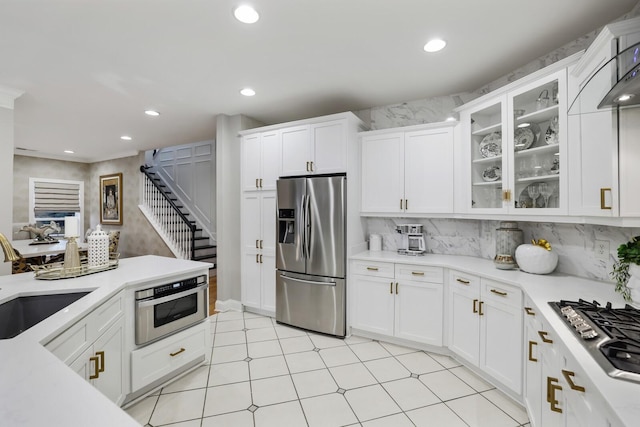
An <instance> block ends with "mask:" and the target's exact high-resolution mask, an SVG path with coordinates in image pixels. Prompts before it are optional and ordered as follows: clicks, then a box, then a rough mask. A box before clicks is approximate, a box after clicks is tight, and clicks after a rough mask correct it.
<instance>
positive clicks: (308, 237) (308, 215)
mask: <svg viewBox="0 0 640 427" xmlns="http://www.w3.org/2000/svg"><path fill="white" fill-rule="evenodd" d="M305 215H306V218H305V229H304V235H305V239H304V240H305V242H306V244H307V258H311V196H309V195H307V204H306V207H305Z"/></svg>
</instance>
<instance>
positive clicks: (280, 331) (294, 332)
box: [275, 325, 309, 339]
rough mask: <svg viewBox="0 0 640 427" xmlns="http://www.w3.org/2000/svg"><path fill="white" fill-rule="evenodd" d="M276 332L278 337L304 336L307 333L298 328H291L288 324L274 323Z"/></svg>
mask: <svg viewBox="0 0 640 427" xmlns="http://www.w3.org/2000/svg"><path fill="white" fill-rule="evenodd" d="M275 330H276V334H277V335H278V338H280V339H282V338H293V337H306V336H309V334H308V333H307V332H306V331H303V330H302V329H298V328H292V327H290V326H285V325H276V326H275Z"/></svg>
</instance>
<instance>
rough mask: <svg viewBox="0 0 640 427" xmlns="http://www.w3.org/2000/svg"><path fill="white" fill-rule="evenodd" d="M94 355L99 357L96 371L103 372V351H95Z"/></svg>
mask: <svg viewBox="0 0 640 427" xmlns="http://www.w3.org/2000/svg"><path fill="white" fill-rule="evenodd" d="M96 356H98V357H99V358H100V359H99V361H100V363H99V365H100V367H99V368H98V372H104V351H96Z"/></svg>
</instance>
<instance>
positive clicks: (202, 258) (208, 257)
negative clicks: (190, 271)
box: [191, 255, 216, 262]
mask: <svg viewBox="0 0 640 427" xmlns="http://www.w3.org/2000/svg"><path fill="white" fill-rule="evenodd" d="M215 258H216V257H215V255H214V256H211V255H199V256H198V255H197V256H194V257H193V258H191V259H192V260H193V261H203V260H205V259H212V260H214V262H215Z"/></svg>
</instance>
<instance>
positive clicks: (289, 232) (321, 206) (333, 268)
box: [276, 174, 347, 337]
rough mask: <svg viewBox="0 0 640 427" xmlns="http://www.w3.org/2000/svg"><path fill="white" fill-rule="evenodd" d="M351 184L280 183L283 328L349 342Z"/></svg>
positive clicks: (335, 178) (329, 180) (327, 179)
mask: <svg viewBox="0 0 640 427" xmlns="http://www.w3.org/2000/svg"><path fill="white" fill-rule="evenodd" d="M346 180H347V178H346V176H345V175H344V174H341V175H330V176H314V177H300V178H296V177H292V178H281V179H279V180H278V182H277V199H278V200H277V203H278V204H277V212H278V218H277V221H278V223H277V224H276V228H277V233H278V235H277V244H276V269H277V270H276V320H277V321H278V322H280V323H284V324H288V325H292V326H297V327H300V328H304V329H308V330H311V331H316V332H322V333H326V334H330V335H336V336H340V337H344V336H345V332H346V326H345V324H346V281H345V274H346V211H347V207H346V192H347V181H346Z"/></svg>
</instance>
